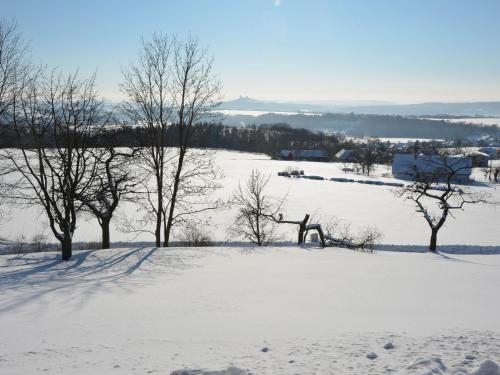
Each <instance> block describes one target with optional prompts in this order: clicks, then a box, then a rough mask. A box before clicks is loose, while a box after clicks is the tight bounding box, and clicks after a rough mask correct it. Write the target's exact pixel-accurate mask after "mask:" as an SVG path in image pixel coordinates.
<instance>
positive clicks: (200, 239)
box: [181, 224, 213, 247]
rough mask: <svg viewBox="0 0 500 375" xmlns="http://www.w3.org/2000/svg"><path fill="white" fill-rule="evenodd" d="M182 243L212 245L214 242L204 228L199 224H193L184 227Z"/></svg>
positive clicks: (184, 244) (192, 245)
mask: <svg viewBox="0 0 500 375" xmlns="http://www.w3.org/2000/svg"><path fill="white" fill-rule="evenodd" d="M181 245H182V246H190V247H201V246H212V245H213V242H212V240H211V238H210V236H209V235H208V233H207V232H205V231H204V230H203V229H201V228H200V227H199V226H197V225H194V224H191V225H188V226H187V227H186V228H184V232H183V233H182V234H181Z"/></svg>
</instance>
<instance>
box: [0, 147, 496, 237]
mask: <svg viewBox="0 0 500 375" xmlns="http://www.w3.org/2000/svg"><path fill="white" fill-rule="evenodd" d="M216 160H217V163H218V165H219V166H220V167H221V168H222V170H223V171H224V175H225V178H224V180H223V181H222V183H223V185H224V188H223V189H221V190H220V191H219V192H218V193H217V194H218V196H220V197H221V198H222V199H228V198H229V197H230V196H231V194H232V192H233V191H234V190H235V189H236V187H237V186H238V183H240V182H241V183H243V184H244V183H245V181H246V180H247V178H248V176H249V174H250V172H251V170H252V169H253V168H256V169H259V170H261V171H262V172H263V173H266V174H271V180H270V184H269V193H270V195H272V196H275V197H282V196H284V195H286V194H288V198H287V202H286V205H285V206H286V207H285V214H286V215H287V216H288V217H289V218H292V219H302V218H303V217H304V215H305V214H306V213H309V214H311V215H312V221H316V222H321V223H326V222H328V221H329V220H330V219H331V218H332V217H337V218H340V219H343V220H345V221H347V222H350V223H352V225H353V227H354V229H356V228H360V227H364V226H372V227H377V228H378V229H379V230H380V231H381V232H382V233H383V235H384V238H383V242H384V243H386V244H395V245H419V246H425V245H427V243H428V238H429V229H428V226H427V223H426V222H425V220H424V219H423V218H422V217H420V215H419V214H417V213H415V210H414V207H413V206H412V205H411V203H410V202H405V201H403V200H401V199H399V198H397V197H396V196H395V195H394V194H393V191H394V188H392V187H389V186H376V185H366V184H358V183H340V182H333V181H314V180H306V179H295V178H293V179H292V178H286V177H279V176H277V173H278V172H279V171H282V170H285V169H286V168H287V167H295V168H298V169H303V170H304V171H305V173H306V174H307V175H319V176H323V177H325V178H331V177H344V178H352V179H359V180H366V179H373V180H380V181H386V182H401V181H399V180H395V179H393V178H392V177H390V176H389V177H384V175H390V170H388V169H387V167H379V168H377V169H376V170H375V172H374V175H373V176H372V177H368V178H367V177H366V176H362V175H356V174H353V173H347V174H346V173H344V172H343V171H342V170H341V168H342V167H343V165H342V164H341V163H319V162H289V161H280V160H270V159H269V157H267V156H265V155H262V154H251V153H242V152H234V151H217V152H216ZM474 177H475V178H476V179H477V180H480V179H481V176H480V174H479V171H475V175H474ZM474 189H479V190H481V191H487V192H489V193H491V194H492V199H493V200H495V201H497V202H500V189H499V187H498V185H496V186H495V185H493V184H489V183H478V184H477V186H475V187H474ZM124 207H125V209H124V210H122V212H124V211H125V212H126V213H127V215H135V209H134V208H133V207H131V206H127V205H126V206H124ZM210 215H211V216H212V217H211V222H212V223H213V224H214V226H213V227H212V228H208V231H209V232H210V234H211V237H212V239H213V240H216V241H224V240H226V239H227V235H226V229H227V227H228V226H229V225H231V224H232V222H233V220H234V215H235V210H234V209H226V210H219V211H216V212H211V213H210ZM44 221H45V219H44V217H43V215H39V214H38V213H37V210H36V209H26V208H17V209H14V211H13V212H12V220H10V221H9V222H6V223H4V224H2V225H0V238H2V237H3V238H7V239H10V240H16V239H17V238H18V237H19V236H20V235H22V234H23V235H24V236H25V238H26V239H30V238H31V237H32V236H33V235H35V234H36V233H38V232H40V231H41V229H40V228H42V227H43V222H44ZM499 227H500V206H498V205H497V206H492V205H490V206H484V205H481V206H470V207H467V208H466V210H465V212H457V213H456V218H455V219H452V218H450V219H449V220H448V221H447V223H446V226H445V227H444V228H443V229H442V230H441V231H440V232H439V238H438V243H439V244H442V245H474V246H477V245H482V246H500V235H499V234H498V228H499ZM281 230H283V232H284V235H285V239H286V240H291V241H294V240H295V237H296V231H297V228H295V227H294V226H281ZM49 232H50V231H49V230H47V233H48V234H50V233H49ZM99 236H100V231H99V227H98V225H97V223H96V222H95V221H94V220H90V221H85V220H84V219H82V220H80V222H79V225H78V228H77V231H76V234H75V240H76V241H83V242H89V241H97V242H98V241H99ZM131 239H135V240H137V241H152V240H153V237H152V236H151V235H148V234H142V235H141V236H139V237H137V238H136V237H135V235H132V234H130V233H122V232H119V231H118V230H116V229H113V230H112V234H111V240H112V241H114V242H117V241H128V240H131ZM52 241H53V240H52Z"/></svg>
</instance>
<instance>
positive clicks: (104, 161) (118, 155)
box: [77, 146, 139, 249]
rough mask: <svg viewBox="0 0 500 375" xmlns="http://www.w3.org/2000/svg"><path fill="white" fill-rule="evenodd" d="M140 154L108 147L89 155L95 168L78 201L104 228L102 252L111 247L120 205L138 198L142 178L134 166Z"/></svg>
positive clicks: (102, 228) (135, 151) (94, 150)
mask: <svg viewBox="0 0 500 375" xmlns="http://www.w3.org/2000/svg"><path fill="white" fill-rule="evenodd" d="M138 151H139V150H138V149H132V150H130V151H129V152H126V151H119V150H118V149H117V148H116V147H113V146H108V147H106V148H104V149H92V150H90V152H89V156H88V157H89V160H90V161H91V163H93V164H94V165H95V168H93V169H92V170H91V171H90V173H89V175H88V176H87V178H88V180H89V181H87V182H86V184H87V186H88V187H87V188H86V189H85V190H84V191H83V192H81V193H78V194H77V199H78V200H79V201H81V202H82V203H83V204H84V206H85V208H86V209H87V210H88V211H90V212H91V213H92V215H93V216H95V218H96V219H97V221H98V223H99V226H100V227H101V237H102V241H101V248H102V249H109V247H110V224H111V220H112V219H113V215H114V213H115V211H116V209H117V208H118V204H119V203H120V201H122V200H123V199H127V200H128V199H133V198H134V197H135V193H136V188H137V186H138V184H139V177H138V175H137V174H136V173H134V171H133V168H132V163H133V162H134V161H135V160H136V155H137V154H138Z"/></svg>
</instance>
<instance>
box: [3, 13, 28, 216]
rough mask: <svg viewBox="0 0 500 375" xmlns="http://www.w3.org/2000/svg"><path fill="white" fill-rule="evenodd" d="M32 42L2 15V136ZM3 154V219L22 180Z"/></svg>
mask: <svg viewBox="0 0 500 375" xmlns="http://www.w3.org/2000/svg"><path fill="white" fill-rule="evenodd" d="M27 54H28V45H27V44H26V43H25V42H23V40H22V39H21V35H20V34H19V33H18V32H17V24H16V22H15V21H14V20H11V21H7V20H3V19H0V138H2V137H4V136H5V135H7V134H8V131H9V130H10V127H9V124H10V123H11V120H12V119H11V117H12V116H11V115H12V114H11V110H12V105H13V103H14V97H15V96H16V95H17V94H18V93H19V90H21V89H22V84H21V83H22V82H23V81H22V80H20V79H19V77H23V76H24V75H25V74H26V73H27V71H28V63H27ZM1 156H2V155H0V221H1V220H2V219H4V218H5V217H6V213H7V204H8V203H12V201H13V198H14V197H13V195H14V190H15V188H16V187H17V185H18V184H17V183H18V181H17V180H15V178H12V174H13V173H12V172H13V168H12V166H11V165H10V164H9V163H7V162H6V160H2V157H1Z"/></svg>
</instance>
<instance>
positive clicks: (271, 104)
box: [219, 97, 500, 117]
mask: <svg viewBox="0 0 500 375" xmlns="http://www.w3.org/2000/svg"><path fill="white" fill-rule="evenodd" d="M219 108H220V109H231V110H248V111H265V112H314V113H326V112H334V113H357V114H377V115H400V116H427V115H428V116H437V115H451V116H463V117H475V116H484V117H486V116H492V117H498V116H500V102H470V103H419V104H385V103H383V104H367V105H345V104H340V103H339V104H335V103H331V104H314V103H312V104H307V103H303V104H301V103H292V102H277V101H261V100H257V99H252V98H249V97H240V98H238V99H235V100H229V101H226V102H223V103H222V105H221V106H220V107H219Z"/></svg>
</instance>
